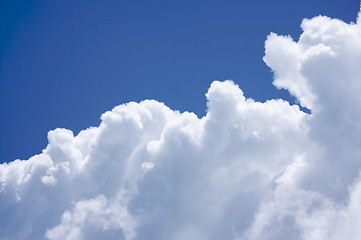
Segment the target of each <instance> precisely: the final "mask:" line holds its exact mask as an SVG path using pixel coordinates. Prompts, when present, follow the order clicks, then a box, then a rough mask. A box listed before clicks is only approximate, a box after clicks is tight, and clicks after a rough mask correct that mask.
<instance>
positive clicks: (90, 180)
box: [0, 14, 361, 240]
mask: <svg viewBox="0 0 361 240" xmlns="http://www.w3.org/2000/svg"><path fill="white" fill-rule="evenodd" d="M301 27H302V30H303V33H302V35H301V36H300V38H299V40H298V41H295V40H293V39H292V38H291V37H290V36H281V35H277V34H276V33H271V34H270V35H269V36H268V37H267V40H266V42H265V56H264V61H265V63H266V64H267V66H269V67H270V68H271V70H272V71H273V73H274V81H273V84H274V85H275V87H277V88H279V89H286V90H287V91H289V92H290V94H291V95H293V96H294V97H295V98H296V99H297V100H298V101H299V103H300V105H301V106H302V107H305V108H307V109H310V111H311V113H306V112H304V111H301V110H300V107H299V106H298V105H290V103H289V102H287V101H285V100H282V99H271V100H268V101H266V102H257V101H254V100H253V99H251V98H246V97H245V96H244V94H243V91H242V90H241V89H240V88H239V86H238V85H236V84H235V83H234V82H232V81H230V80H226V81H223V82H222V81H214V82H213V83H212V84H211V86H210V88H209V89H208V92H207V93H206V97H207V113H206V115H205V116H204V117H202V118H198V117H197V115H196V114H194V113H192V112H182V113H181V112H179V111H173V110H171V109H170V108H169V107H167V106H166V105H165V104H164V103H161V102H158V101H155V100H145V101H142V102H139V103H136V102H129V103H126V104H122V105H119V106H116V107H115V108H113V109H112V110H111V111H107V112H105V113H104V114H102V116H101V123H100V125H99V126H98V127H90V128H88V129H86V130H83V131H81V132H80V133H79V134H78V135H76V136H74V134H73V132H72V131H70V130H67V129H62V128H58V129H55V130H52V131H50V132H49V133H48V140H49V143H48V145H47V147H46V148H45V149H44V150H43V151H42V153H41V154H39V155H35V156H33V157H31V158H29V159H28V160H15V161H12V162H9V163H3V164H1V165H0V219H1V223H0V239H54V240H55V239H126V240H131V239H157V240H158V239H175V240H177V239H179V240H181V239H210V240H211V239H237V240H246V239H247V240H255V239H278V240H280V239H307V240H316V239H331V240H340V239H350V240H357V239H360V238H361V228H360V227H359V226H360V225H361V176H360V170H361V148H360V147H361V146H360V144H361V94H360V93H361V79H360V76H361V20H360V14H359V16H358V18H357V20H356V22H355V23H353V22H351V23H345V22H343V21H341V20H338V19H331V18H329V17H326V16H317V17H314V18H312V19H304V20H303V21H302V24H301Z"/></svg>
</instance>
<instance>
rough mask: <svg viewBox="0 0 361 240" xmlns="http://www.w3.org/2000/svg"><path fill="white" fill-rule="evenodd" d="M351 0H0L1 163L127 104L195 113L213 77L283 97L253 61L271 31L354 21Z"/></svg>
mask: <svg viewBox="0 0 361 240" xmlns="http://www.w3.org/2000/svg"><path fill="white" fill-rule="evenodd" d="M358 10H359V1H358V0H347V1H345V0H331V1H329V0H327V1H326V0H316V1H315V0H313V1H311V0H305V1H289V0H275V1H115V0H113V1H8V0H4V1H1V3H0V18H1V19H0V36H1V37H0V111H1V120H0V161H1V162H4V161H11V160H14V159H16V158H20V159H27V158H29V157H30V156H32V155H34V154H37V153H40V152H41V149H43V148H44V147H45V146H46V144H47V138H46V135H47V132H48V131H49V130H51V129H55V128H57V127H64V128H68V129H71V130H73V131H74V132H75V133H77V132H79V131H80V130H81V129H86V128H87V127H88V126H97V125H98V124H99V122H100V120H99V117H100V114H101V113H103V112H105V111H106V110H110V109H111V108H112V107H114V106H116V105H118V104H121V103H126V102H129V101H141V100H144V99H157V100H159V101H162V102H165V103H166V105H167V106H169V107H170V108H172V109H177V110H180V111H192V112H195V113H196V114H197V115H198V116H203V115H204V114H205V110H206V99H205V96H204V94H205V93H206V92H207V89H208V88H209V85H210V83H211V82H212V81H213V80H226V79H232V80H233V81H234V82H235V83H236V84H238V85H239V86H240V88H241V89H242V90H243V91H244V92H245V95H246V96H247V97H251V98H253V99H255V100H259V101H264V100H266V99H271V98H284V99H286V100H289V101H291V102H293V101H294V99H293V98H292V97H290V96H289V94H288V92H287V91H279V90H276V88H275V87H274V86H273V85H272V84H271V82H272V73H271V72H270V69H269V68H268V67H267V66H266V64H265V63H264V62H263V61H262V57H263V55H264V41H265V40H266V37H267V35H268V34H269V33H270V32H275V33H277V34H286V35H288V34H290V35H291V36H292V37H294V38H295V40H297V38H298V36H299V35H300V33H301V29H300V28H299V25H300V23H301V21H302V19H303V18H305V17H307V18H311V17H314V16H317V15H320V14H322V15H327V16H329V17H332V18H340V19H342V20H344V21H345V22H350V21H355V17H356V15H357V12H358Z"/></svg>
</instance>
